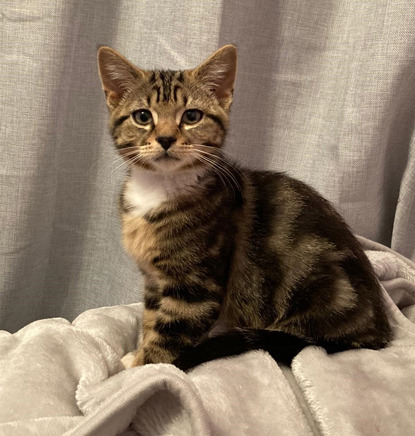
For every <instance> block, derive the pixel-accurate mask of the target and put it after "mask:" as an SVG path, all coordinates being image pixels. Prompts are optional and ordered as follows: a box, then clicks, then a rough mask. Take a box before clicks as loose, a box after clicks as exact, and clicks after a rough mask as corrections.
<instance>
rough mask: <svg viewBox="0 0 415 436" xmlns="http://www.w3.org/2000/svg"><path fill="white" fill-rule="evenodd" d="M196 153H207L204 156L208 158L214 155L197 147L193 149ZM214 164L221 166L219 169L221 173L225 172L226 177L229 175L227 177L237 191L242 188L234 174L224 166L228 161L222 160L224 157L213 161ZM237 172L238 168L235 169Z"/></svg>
mask: <svg viewBox="0 0 415 436" xmlns="http://www.w3.org/2000/svg"><path fill="white" fill-rule="evenodd" d="M195 150H196V151H197V152H198V153H202V154H203V155H207V156H205V157H208V158H213V157H214V156H215V155H212V154H210V153H207V152H205V151H203V150H198V149H195ZM215 164H216V165H217V166H218V167H220V168H221V170H222V172H223V173H225V174H226V175H227V176H228V177H229V179H230V180H231V181H232V182H233V183H234V184H235V187H236V188H237V189H238V190H239V191H241V190H242V188H241V185H240V183H239V181H238V180H237V178H236V177H235V175H234V174H233V173H232V171H231V170H230V169H229V168H227V167H226V166H225V164H226V165H228V162H227V161H226V160H224V159H220V160H218V161H215ZM232 169H235V170H237V169H236V168H234V167H233V166H232ZM237 171H238V172H239V170H237Z"/></svg>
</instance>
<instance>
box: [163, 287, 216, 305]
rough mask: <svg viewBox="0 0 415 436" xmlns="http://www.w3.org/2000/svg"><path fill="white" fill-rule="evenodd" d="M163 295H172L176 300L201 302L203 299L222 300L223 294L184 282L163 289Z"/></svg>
mask: <svg viewBox="0 0 415 436" xmlns="http://www.w3.org/2000/svg"><path fill="white" fill-rule="evenodd" d="M163 297H170V298H173V299H175V300H182V301H186V302H187V303H201V302H203V301H218V302H220V301H221V300H222V296H221V295H219V294H214V293H212V292H209V291H208V290H207V289H206V288H204V287H203V286H199V285H188V284H182V285H178V286H167V287H166V288H164V289H163Z"/></svg>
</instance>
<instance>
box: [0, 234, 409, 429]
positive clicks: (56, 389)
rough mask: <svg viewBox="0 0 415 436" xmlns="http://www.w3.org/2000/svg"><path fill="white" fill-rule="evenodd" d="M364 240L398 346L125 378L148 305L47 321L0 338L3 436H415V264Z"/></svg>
mask: <svg viewBox="0 0 415 436" xmlns="http://www.w3.org/2000/svg"><path fill="white" fill-rule="evenodd" d="M361 242H362V244H363V246H364V247H365V248H366V250H367V251H366V253H367V255H368V257H369V259H370V260H371V262H372V264H373V266H374V269H375V271H376V273H377V275H378V277H379V279H380V281H381V283H382V285H383V287H384V289H385V290H386V291H387V292H386V291H385V302H386V305H387V308H388V314H389V316H390V319H391V322H392V326H393V329H394V334H395V339H394V340H393V342H392V343H391V344H390V346H389V347H388V348H386V349H384V350H380V351H372V350H352V351H346V352H342V353H338V354H334V355H327V354H326V353H325V351H324V350H323V349H321V348H318V347H308V348H306V349H305V350H303V351H302V352H301V353H300V354H299V355H298V356H297V357H296V358H295V359H294V361H293V365H292V371H291V370H290V369H288V368H285V367H282V368H280V367H279V366H278V365H277V364H276V363H275V362H274V361H273V360H272V359H271V357H270V356H269V355H268V354H267V353H265V352H263V351H254V352H250V353H246V354H244V355H241V356H236V357H232V358H228V359H221V360H217V361H213V362H209V363H206V364H204V365H201V366H200V367H197V368H195V369H194V370H193V371H191V372H190V373H189V374H185V373H183V372H182V371H180V370H178V369H177V368H175V367H174V366H172V365H165V364H157V365H147V366H145V367H139V368H132V369H128V370H125V371H122V364H121V357H122V356H123V355H125V354H126V353H128V352H130V351H131V350H133V349H134V347H135V346H136V342H137V337H138V336H137V334H138V333H139V322H140V319H141V314H142V304H141V303H139V304H133V305H129V306H117V307H106V308H100V309H93V310H89V311H87V312H85V313H83V314H82V315H80V316H79V317H78V318H77V319H76V320H75V321H74V322H73V323H72V324H70V323H69V322H68V321H66V320H64V319H60V318H55V319H45V320H41V321H36V322H34V323H32V324H30V325H28V326H26V327H25V328H23V329H21V330H20V331H19V332H17V333H15V334H14V335H11V334H9V333H7V332H1V333H0V356H1V357H0V387H1V388H0V434H1V435H6V436H8V435H13V436H20V435H25V436H26V435H42V436H44V435H46V436H49V435H50V436H52V435H61V434H63V433H64V432H66V433H65V434H66V435H73V436H82V435H97V436H98V435H99V436H105V435H108V436H109V435H116V434H122V435H124V436H126V435H134V434H137V433H138V434H141V435H143V436H167V435H180V436H186V435H189V436H190V435H198V436H209V435H211V436H244V435H246V436H252V435H261V436H262V435H270V436H271V435H272V436H276V435H287V436H297V435H298V436H302V435H313V434H322V435H330V436H359V435H368V436H369V435H370V436H372V435H374V434H378V435H385V436H406V435H408V436H409V435H412V434H415V422H414V420H413V410H415V389H414V388H413V387H414V386H415V265H414V264H413V263H412V262H410V261H408V260H407V259H405V258H403V257H402V256H399V255H397V254H396V253H394V252H392V251H390V250H388V249H387V248H385V247H382V246H380V245H379V244H376V243H372V242H371V241H367V240H364V239H361Z"/></svg>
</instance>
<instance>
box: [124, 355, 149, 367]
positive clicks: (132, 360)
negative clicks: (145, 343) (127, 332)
mask: <svg viewBox="0 0 415 436" xmlns="http://www.w3.org/2000/svg"><path fill="white" fill-rule="evenodd" d="M141 354H142V353H140V352H139V351H131V352H130V353H128V354H126V355H125V356H124V357H123V358H122V359H121V363H122V364H123V365H124V368H125V369H129V368H134V367H136V366H142V365H144V362H143V360H144V359H143V358H142V357H141Z"/></svg>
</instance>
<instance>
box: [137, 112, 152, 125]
mask: <svg viewBox="0 0 415 436" xmlns="http://www.w3.org/2000/svg"><path fill="white" fill-rule="evenodd" d="M137 115H138V117H137V118H138V119H139V121H140V122H142V123H148V122H149V121H150V117H151V115H150V114H149V112H148V111H138V114H137Z"/></svg>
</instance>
